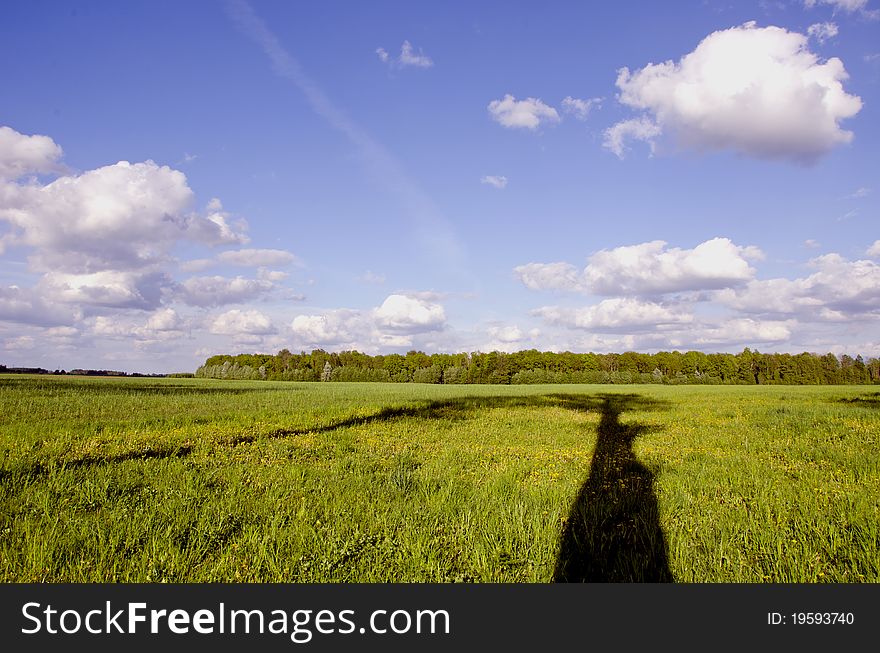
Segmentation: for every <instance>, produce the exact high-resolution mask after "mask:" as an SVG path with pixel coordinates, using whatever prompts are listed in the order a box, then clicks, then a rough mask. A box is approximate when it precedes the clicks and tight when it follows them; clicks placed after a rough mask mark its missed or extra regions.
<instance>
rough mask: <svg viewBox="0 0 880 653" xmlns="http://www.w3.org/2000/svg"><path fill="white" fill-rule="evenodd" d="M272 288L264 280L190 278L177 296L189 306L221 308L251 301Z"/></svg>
mask: <svg viewBox="0 0 880 653" xmlns="http://www.w3.org/2000/svg"><path fill="white" fill-rule="evenodd" d="M274 288H275V284H274V283H273V282H271V281H269V280H266V279H245V278H244V277H240V276H239V277H235V278H228V277H220V276H212V277H190V278H189V279H187V280H186V281H184V282H183V283H182V284H181V287H180V290H179V296H180V298H181V299H182V300H183V301H184V302H185V303H186V304H189V305H190V306H202V307H210V306H223V305H224V304H240V303H245V302H249V301H253V300H255V299H258V298H260V297H261V296H263V295H265V294H266V293H268V292H269V291H270V290H273V289H274Z"/></svg>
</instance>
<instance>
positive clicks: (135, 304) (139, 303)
mask: <svg viewBox="0 0 880 653" xmlns="http://www.w3.org/2000/svg"><path fill="white" fill-rule="evenodd" d="M173 286H174V282H173V281H172V279H171V277H170V276H169V275H168V274H166V273H164V272H161V271H129V270H101V271H99V272H92V273H90V274H68V273H65V272H47V273H45V274H44V275H43V277H42V278H41V279H40V281H39V282H38V283H37V286H36V291H37V292H38V293H39V294H40V295H41V296H42V297H43V298H44V299H45V300H46V301H51V302H56V303H65V304H71V305H73V306H76V307H81V308H82V309H84V310H86V311H89V312H91V311H93V310H95V309H128V308H137V309H142V310H152V309H155V308H157V307H158V306H159V305H160V304H161V303H162V301H163V299H164V298H165V297H166V296H167V295H169V294H170V293H171V291H172V288H173Z"/></svg>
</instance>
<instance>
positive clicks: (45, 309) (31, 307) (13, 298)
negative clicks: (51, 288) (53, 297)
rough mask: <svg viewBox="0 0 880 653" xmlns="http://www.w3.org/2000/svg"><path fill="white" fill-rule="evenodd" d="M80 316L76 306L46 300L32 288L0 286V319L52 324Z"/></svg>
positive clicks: (62, 322)
mask: <svg viewBox="0 0 880 653" xmlns="http://www.w3.org/2000/svg"><path fill="white" fill-rule="evenodd" d="M80 317H81V312H80V311H79V310H78V309H77V308H75V307H71V306H68V305H64V304H59V303H57V302H55V301H47V300H46V299H45V298H44V297H42V296H41V295H40V293H39V292H37V291H36V290H35V289H33V288H19V287H18V286H0V321H3V322H16V323H19V324H32V325H38V326H52V325H60V324H71V323H73V322H75V321H76V320H78V319H79V318H80Z"/></svg>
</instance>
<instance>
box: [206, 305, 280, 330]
mask: <svg viewBox="0 0 880 653" xmlns="http://www.w3.org/2000/svg"><path fill="white" fill-rule="evenodd" d="M210 331H211V333H214V334H217V335H224V336H235V337H240V336H264V335H269V334H272V333H275V327H274V326H272V320H271V319H269V316H268V315H266V314H265V313H261V312H260V311H255V310H250V311H241V310H238V309H232V310H231V311H226V312H225V313H222V314H220V315H218V316H217V317H216V318H214V320H213V322H211V327H210Z"/></svg>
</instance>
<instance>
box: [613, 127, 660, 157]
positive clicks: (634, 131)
mask: <svg viewBox="0 0 880 653" xmlns="http://www.w3.org/2000/svg"><path fill="white" fill-rule="evenodd" d="M662 133H663V130H662V129H661V128H660V126H659V125H658V124H657V123H655V122H654V121H653V120H650V119H649V118H645V117H644V116H643V117H641V118H630V119H629V120H622V121H620V122H618V123H615V124H614V125H612V126H611V127H609V128H608V129H606V130H605V131H604V132H603V133H602V135H603V137H604V140H603V141H602V145H603V146H604V147H606V148H607V149H609V150H611V151H612V152H614V154H616V155H617V156H618V158H621V159H622V158H623V155H624V154H625V153H626V150H627V148H626V141H628V140H636V141H643V142H645V143H647V144H648V145H649V146H650V148H651V154H653V153H654V141H655V139H656V138H657V137H658V136H660V134H662Z"/></svg>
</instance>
